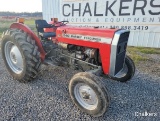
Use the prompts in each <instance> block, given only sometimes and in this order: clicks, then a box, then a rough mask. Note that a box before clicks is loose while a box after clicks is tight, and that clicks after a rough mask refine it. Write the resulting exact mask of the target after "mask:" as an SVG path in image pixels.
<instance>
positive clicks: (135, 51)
mask: <svg viewBox="0 0 160 121" xmlns="http://www.w3.org/2000/svg"><path fill="white" fill-rule="evenodd" d="M127 51H128V52H129V54H130V57H131V58H132V59H133V61H134V62H135V63H136V64H138V63H139V62H140V61H146V60H148V58H147V57H146V56H142V55H140V51H139V48H138V47H128V48H127Z"/></svg>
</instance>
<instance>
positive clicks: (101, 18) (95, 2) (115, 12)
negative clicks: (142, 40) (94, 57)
mask: <svg viewBox="0 0 160 121" xmlns="http://www.w3.org/2000/svg"><path fill="white" fill-rule="evenodd" d="M60 14H61V19H62V20H68V21H69V22H70V24H72V25H78V26H86V27H90V26H98V27H100V28H122V29H128V30H132V31H149V32H160V0H61V11H60Z"/></svg>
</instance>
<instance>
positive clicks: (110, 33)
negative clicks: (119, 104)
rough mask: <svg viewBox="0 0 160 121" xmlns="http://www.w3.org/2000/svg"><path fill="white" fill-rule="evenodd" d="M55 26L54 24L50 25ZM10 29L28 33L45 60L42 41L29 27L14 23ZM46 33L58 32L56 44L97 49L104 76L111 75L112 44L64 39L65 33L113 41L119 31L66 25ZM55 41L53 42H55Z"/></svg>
mask: <svg viewBox="0 0 160 121" xmlns="http://www.w3.org/2000/svg"><path fill="white" fill-rule="evenodd" d="M50 24H53V23H50ZM10 28H17V29H21V30H23V31H25V32H27V33H28V34H29V35H30V36H31V37H32V38H33V39H34V40H35V41H36V44H37V46H38V47H39V51H40V53H41V59H42V60H44V59H45V51H44V50H43V47H42V45H41V42H40V39H39V38H38V37H37V36H36V35H35V34H34V33H33V32H32V30H30V29H29V28H28V27H27V26H25V25H23V24H20V23H13V24H12V25H11V27H10ZM44 31H45V32H56V38H52V39H53V40H54V41H56V43H58V42H63V43H68V44H74V45H79V46H85V47H90V48H97V49H99V52H100V57H101V61H102V69H103V72H104V74H109V68H110V53H111V43H108V44H107V43H99V42H92V41H84V40H78V39H74V38H64V37H63V34H64V32H65V33H66V34H75V35H83V36H95V37H103V38H107V39H112V38H113V37H114V34H115V32H116V31H117V30H115V29H99V28H86V27H74V26H69V25H64V26H60V27H57V28H55V29H44ZM54 41H53V42H54Z"/></svg>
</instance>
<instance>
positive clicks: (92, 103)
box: [74, 83, 98, 110]
mask: <svg viewBox="0 0 160 121" xmlns="http://www.w3.org/2000/svg"><path fill="white" fill-rule="evenodd" d="M74 93H75V97H76V99H77V101H78V102H79V103H80V104H81V106H83V107H84V108H86V109H88V110H94V109H95V108H96V107H97V105H98V98H97V95H96V93H95V92H94V90H93V89H92V88H91V87H89V86H88V85H85V84H83V83H81V84H77V85H76V86H75V89H74Z"/></svg>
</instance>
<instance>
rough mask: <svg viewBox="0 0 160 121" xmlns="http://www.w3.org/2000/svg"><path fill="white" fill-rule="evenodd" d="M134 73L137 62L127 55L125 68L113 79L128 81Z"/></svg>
mask: <svg viewBox="0 0 160 121" xmlns="http://www.w3.org/2000/svg"><path fill="white" fill-rule="evenodd" d="M134 74H135V64H134V62H133V60H132V59H131V58H130V57H129V56H126V58H125V64H124V67H123V70H122V71H121V72H120V73H119V74H117V75H116V77H111V79H113V80H116V81H120V82H127V81H129V80H130V79H131V78H132V77H133V76H134Z"/></svg>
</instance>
